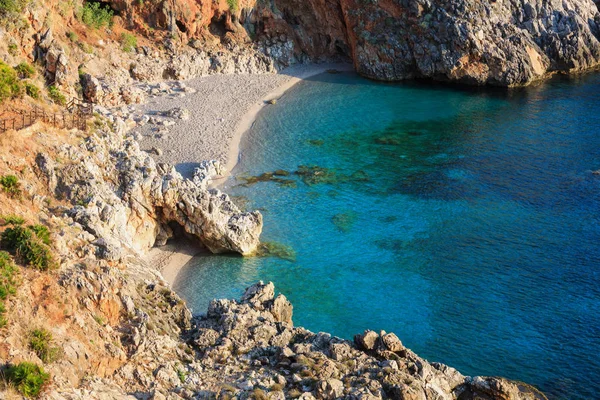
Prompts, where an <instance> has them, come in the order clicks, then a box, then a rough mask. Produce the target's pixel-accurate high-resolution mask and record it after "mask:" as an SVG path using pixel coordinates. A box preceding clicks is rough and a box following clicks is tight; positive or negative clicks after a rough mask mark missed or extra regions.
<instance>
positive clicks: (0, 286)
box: [0, 251, 18, 328]
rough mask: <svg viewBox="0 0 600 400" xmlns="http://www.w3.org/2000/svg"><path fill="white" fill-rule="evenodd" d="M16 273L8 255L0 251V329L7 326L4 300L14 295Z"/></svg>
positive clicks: (16, 270)
mask: <svg viewBox="0 0 600 400" xmlns="http://www.w3.org/2000/svg"><path fill="white" fill-rule="evenodd" d="M17 273H18V269H17V266H16V265H15V264H14V262H13V260H12V257H11V256H10V254H8V253H7V252H5V251H0V328H4V327H5V326H6V325H7V324H8V319H7V318H6V312H7V307H6V300H7V299H8V297H9V296H13V295H14V294H15V293H16V290H17Z"/></svg>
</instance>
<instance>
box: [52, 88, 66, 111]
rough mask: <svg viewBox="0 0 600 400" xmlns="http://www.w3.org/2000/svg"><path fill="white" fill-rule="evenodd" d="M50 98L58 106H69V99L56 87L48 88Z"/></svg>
mask: <svg viewBox="0 0 600 400" xmlns="http://www.w3.org/2000/svg"><path fill="white" fill-rule="evenodd" d="M48 96H50V99H51V100H52V101H53V102H55V103H56V104H58V105H61V106H64V105H65V104H67V98H66V97H65V96H64V95H63V94H62V93H61V92H60V90H58V88H57V87H56V86H54V85H52V86H48Z"/></svg>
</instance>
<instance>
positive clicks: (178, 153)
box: [134, 64, 353, 285]
mask: <svg viewBox="0 0 600 400" xmlns="http://www.w3.org/2000/svg"><path fill="white" fill-rule="evenodd" d="M332 69H333V70H338V71H348V70H353V69H352V65H350V64H316V65H299V66H294V67H291V68H288V69H286V70H284V71H282V72H280V73H278V74H264V75H213V76H208V77H203V78H197V79H193V80H189V81H186V82H185V85H186V86H187V87H190V88H193V89H194V90H196V93H193V94H186V95H185V96H184V97H181V96H180V95H178V94H171V95H165V96H160V97H155V98H153V99H152V100H151V101H150V102H148V103H147V104H143V105H141V106H139V107H138V113H145V114H150V115H160V113H162V112H165V111H168V110H171V109H173V108H176V107H180V108H185V109H188V110H189V111H190V118H189V119H188V120H177V121H176V124H175V125H173V126H170V127H167V128H166V130H168V133H164V132H162V133H160V132H158V130H159V129H161V128H160V127H159V126H157V125H154V124H146V125H144V126H143V127H138V128H136V129H135V130H134V131H137V132H139V133H141V134H142V139H141V140H140V145H141V147H142V149H144V150H149V149H152V148H158V149H161V150H162V154H161V155H160V156H156V155H155V156H154V157H155V159H156V160H157V161H159V162H167V163H169V164H173V165H175V166H176V167H177V170H178V171H179V172H180V173H181V174H183V175H184V176H187V177H190V176H191V174H192V172H193V170H194V168H195V167H196V166H197V165H198V163H199V162H200V161H202V160H219V161H220V162H221V163H222V164H223V165H225V166H226V168H227V171H229V172H230V171H231V170H233V168H234V167H235V165H236V164H237V162H238V159H239V153H240V141H241V138H242V136H243V134H244V133H245V132H246V131H247V130H248V129H250V127H251V126H252V124H253V122H254V120H255V119H256V117H257V115H258V113H259V112H260V110H261V109H262V108H263V107H267V106H270V105H269V104H268V103H267V100H272V99H277V98H279V97H280V96H281V95H283V94H284V93H285V92H286V91H287V90H288V89H290V88H291V87H292V86H294V85H295V84H296V83H298V82H300V81H301V80H303V79H306V78H309V77H311V76H314V75H318V74H320V73H323V72H326V71H327V70H332ZM275 107H276V105H275ZM162 130H163V131H164V130H165V128H162ZM225 178H226V177H223V178H221V179H222V180H224V179H225ZM218 183H219V182H217V184H218ZM200 252H202V250H201V249H200V248H199V246H195V245H193V244H191V243H188V242H181V243H180V242H177V243H174V244H169V245H167V246H162V247H157V248H153V249H152V250H151V251H150V252H149V254H148V255H147V258H146V259H147V261H149V262H151V263H152V264H154V265H158V269H159V270H161V271H162V275H163V277H164V278H165V280H166V281H167V282H169V283H170V284H171V285H172V284H173V283H174V282H175V281H176V279H177V275H178V274H179V271H180V270H181V268H182V267H183V266H184V265H185V264H187V263H188V262H189V261H190V260H191V259H192V258H193V257H194V256H195V255H197V254H199V253H200Z"/></svg>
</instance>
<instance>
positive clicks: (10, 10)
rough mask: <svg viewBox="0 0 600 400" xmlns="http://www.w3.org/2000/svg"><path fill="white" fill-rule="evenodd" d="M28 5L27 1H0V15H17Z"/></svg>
mask: <svg viewBox="0 0 600 400" xmlns="http://www.w3.org/2000/svg"><path fill="white" fill-rule="evenodd" d="M28 3H29V1H28V0H0V15H2V16H6V15H10V14H19V13H21V12H22V11H23V10H24V9H25V7H27V4H28Z"/></svg>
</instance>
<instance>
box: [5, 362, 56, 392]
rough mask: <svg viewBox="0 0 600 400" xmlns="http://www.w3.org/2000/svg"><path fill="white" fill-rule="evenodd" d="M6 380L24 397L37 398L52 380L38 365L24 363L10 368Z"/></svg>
mask: <svg viewBox="0 0 600 400" xmlns="http://www.w3.org/2000/svg"><path fill="white" fill-rule="evenodd" d="M5 378H6V380H7V381H8V383H9V384H11V385H12V386H14V387H15V389H17V390H18V391H19V392H20V393H21V394H22V395H23V396H25V397H37V396H39V394H40V392H41V391H42V388H43V387H44V385H45V384H46V382H48V380H49V379H50V375H48V374H47V373H46V372H45V371H44V369H43V368H42V367H40V366H38V365H35V364H33V363H29V362H22V363H20V364H17V365H11V366H10V367H8V369H7V370H6V374H5Z"/></svg>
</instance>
